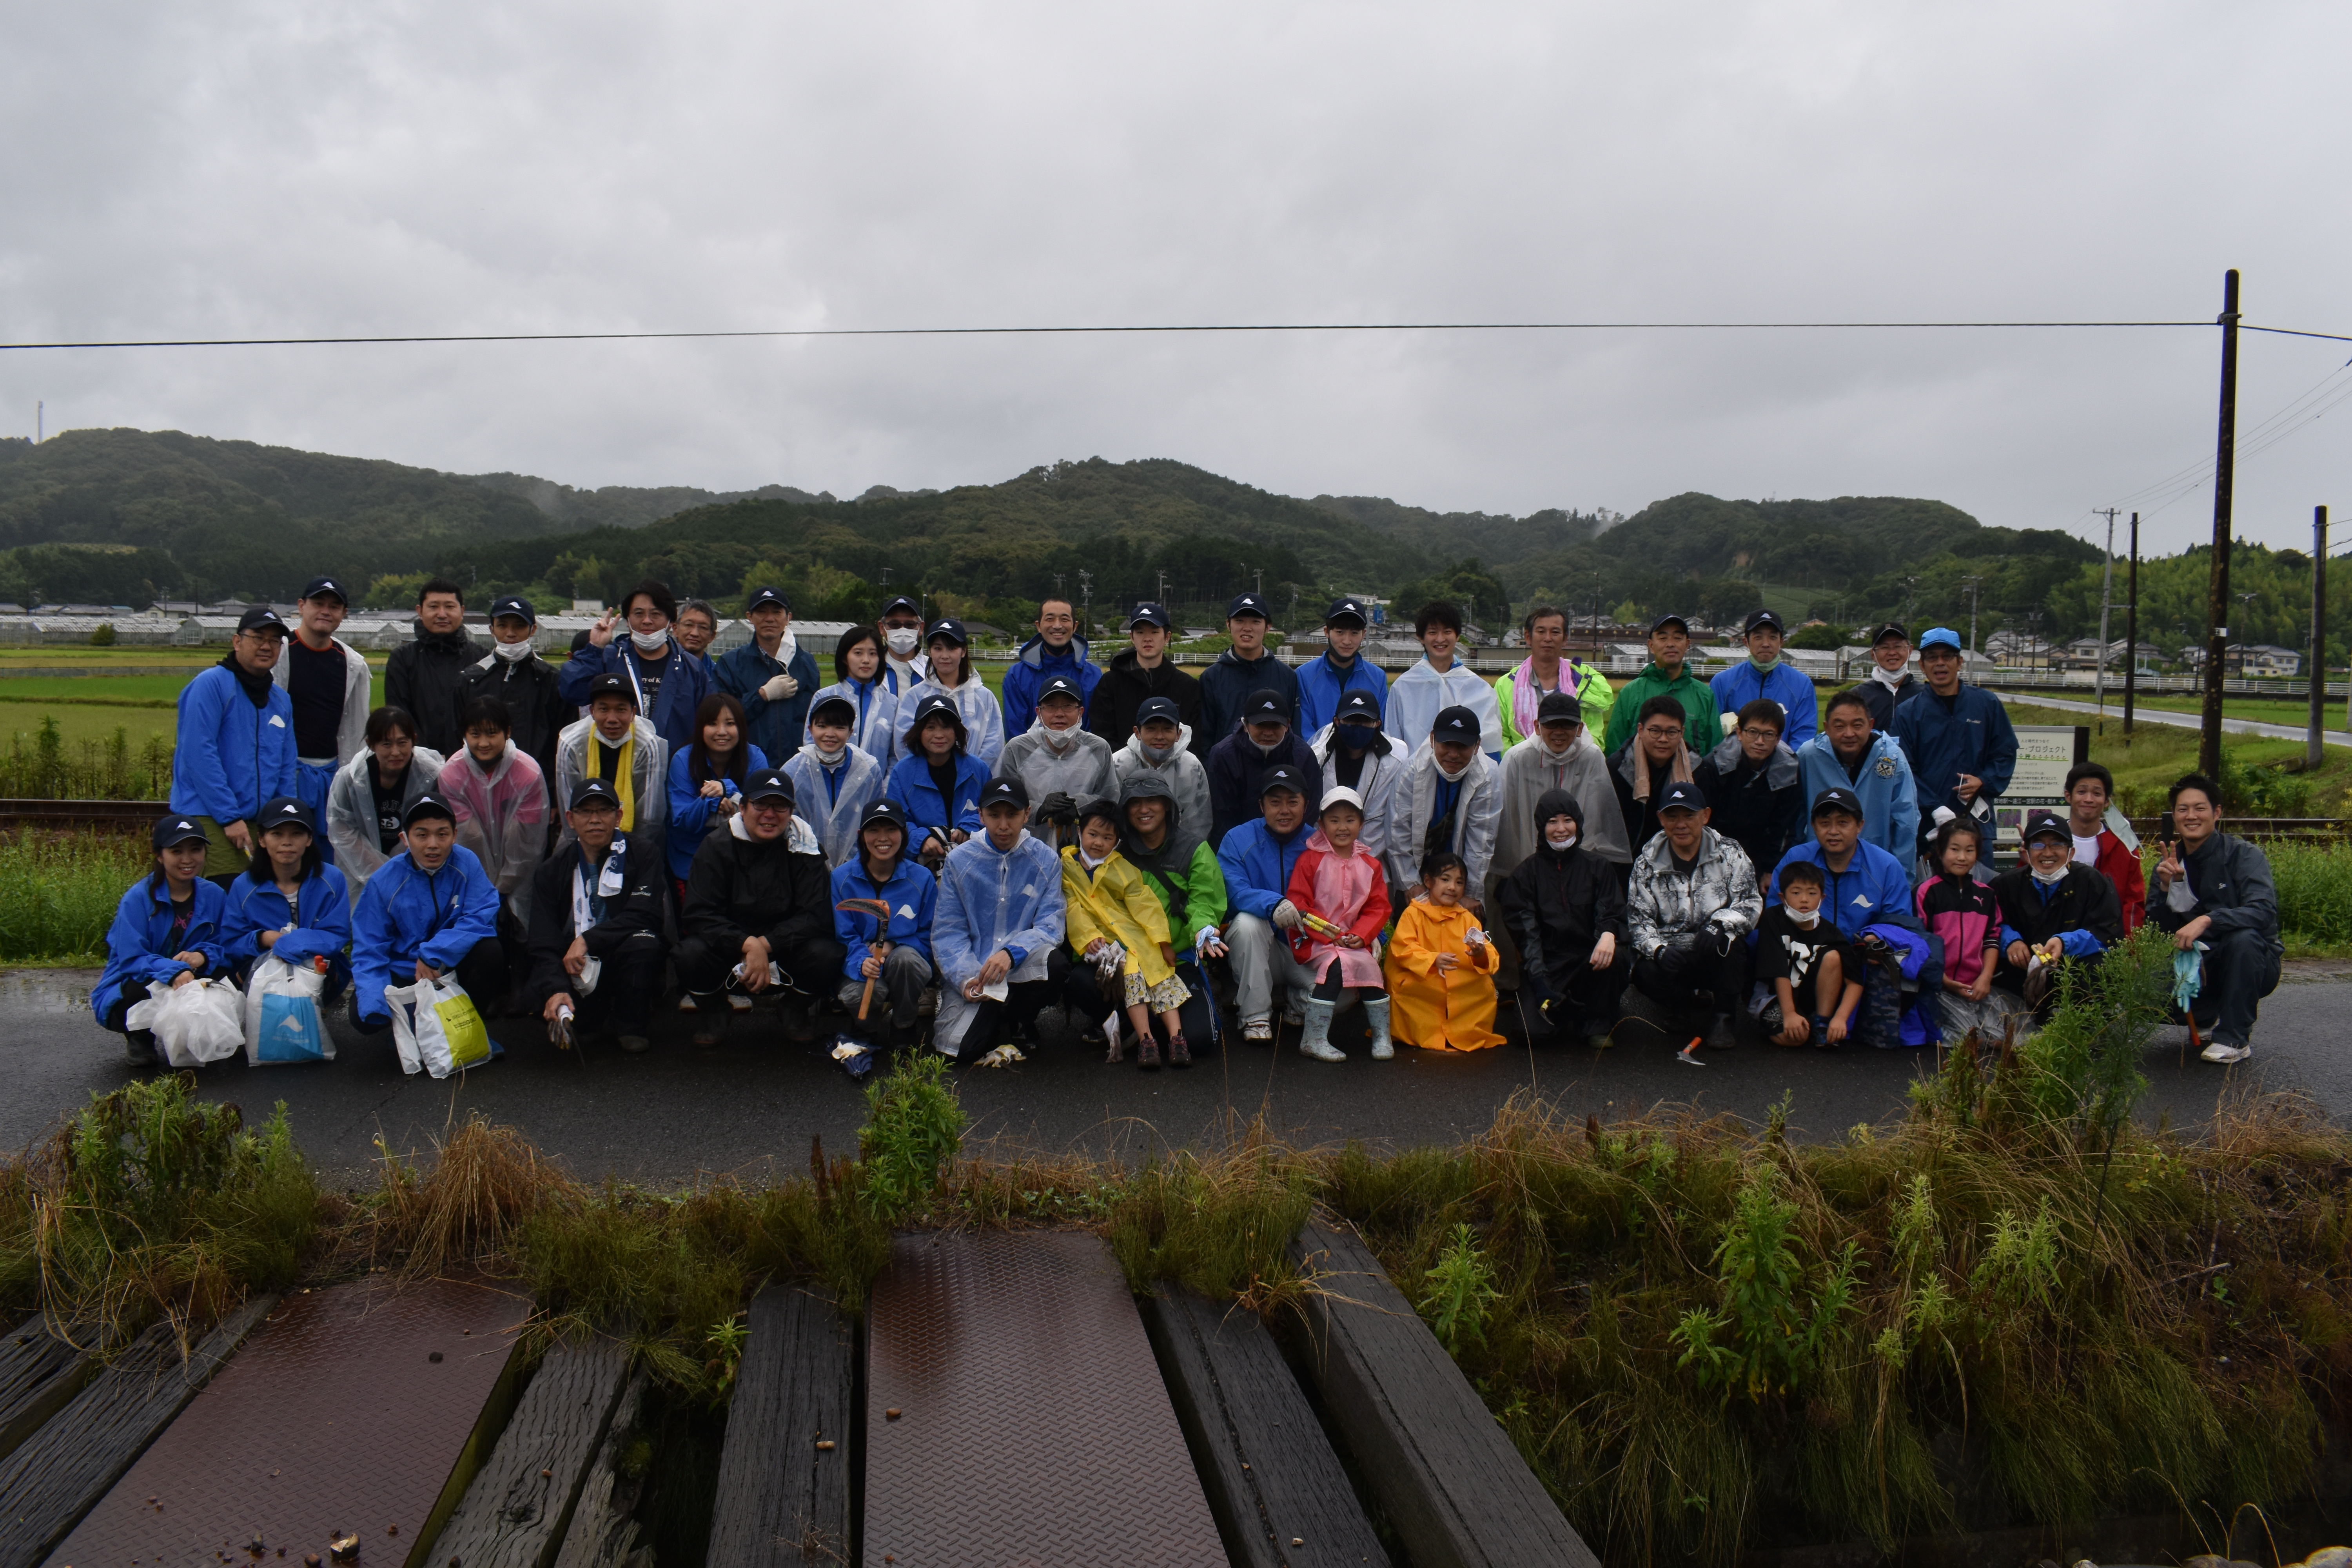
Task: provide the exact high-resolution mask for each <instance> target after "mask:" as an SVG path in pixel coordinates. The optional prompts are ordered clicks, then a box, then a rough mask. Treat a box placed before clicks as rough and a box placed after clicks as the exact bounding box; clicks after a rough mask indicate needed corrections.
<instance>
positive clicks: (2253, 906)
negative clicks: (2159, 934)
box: [2147, 833, 2285, 952]
mask: <svg viewBox="0 0 2352 1568" xmlns="http://www.w3.org/2000/svg"><path fill="white" fill-rule="evenodd" d="M2182 869H2184V870H2185V871H2187V872H2188V874H2189V891H2190V892H2192V893H2194V894H2196V895H2197V901H2196V903H2195V904H2193V905H2191V906H2190V908H2189V912H2188V913H2186V914H2183V913H2182V912H2180V911H2179V910H2176V909H2174V908H2173V907H2172V900H2171V898H2170V896H2169V895H2168V894H2166V893H2159V892H2158V891H2157V890H2156V882H2155V879H2153V878H2150V879H2149V880H2148V889H2147V918H2148V919H2149V920H2151V921H2155V922H2156V923H2157V924H2158V925H2159V926H2162V927H2163V928H2164V929H2165V930H2166V931H2179V929H2180V928H2181V927H2182V926H2185V925H2187V924H2188V923H2189V921H2193V920H2195V919H2196V918H2197V917H2198V916H2200V915H2210V916H2211V917H2212V921H2213V923H2212V924H2211V925H2210V926H2208V927H2207V928H2206V934H2207V935H2208V936H2210V937H2213V938H2215V939H2216V940H2218V939H2220V938H2221V937H2225V936H2227V935H2229V934H2230V933H2231V931H2247V932H2250V933H2252V936H2253V937H2254V939H2255V940H2256V941H2258V942H2262V943H2263V945H2264V946H2266V947H2268V948H2269V949H2270V951H2271V952H2284V951H2285V944H2284V942H2281V941H2280V939H2279V905H2278V883H2277V882H2276V881H2275V880H2273V878H2272V876H2271V863H2270V858H2269V857H2267V856H2265V855H2264V854H2263V852H2262V851H2261V850H2260V849H2257V848H2255V847H2253V846H2252V844H2249V843H2247V842H2246V841H2245V840H2244V839H2242V838H2239V837H2234V836H2233V835H2231V834H2227V833H2216V834H2215V835H2213V837H2210V838H2208V839H2207V840H2206V841H2205V842H2204V843H2203V844H2202V845H2200V847H2198V849H2197V852H2196V853H2195V854H2193V855H2191V856H2189V858H2187V859H2186V860H2185V861H2183V862H2182Z"/></svg>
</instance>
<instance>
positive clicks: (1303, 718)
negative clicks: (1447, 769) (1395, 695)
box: [1298, 599, 1389, 741]
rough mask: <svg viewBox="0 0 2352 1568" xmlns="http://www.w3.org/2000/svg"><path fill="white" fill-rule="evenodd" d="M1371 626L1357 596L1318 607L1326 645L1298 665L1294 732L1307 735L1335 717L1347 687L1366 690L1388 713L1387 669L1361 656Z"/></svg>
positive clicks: (1311, 735) (1320, 729)
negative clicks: (1321, 616)
mask: <svg viewBox="0 0 2352 1568" xmlns="http://www.w3.org/2000/svg"><path fill="white" fill-rule="evenodd" d="M1370 625H1371V617H1370V616H1369V615H1368V614H1366V612H1365V610H1364V605H1363V601H1362V600H1360V599H1334V600H1333V601H1332V602H1331V607H1330V608H1329V609H1328V610H1326V611H1324V612H1323V640H1324V643H1325V645H1326V650H1325V651H1324V652H1323V653H1322V654H1320V655H1319V656H1318V657H1316V658H1310V659H1308V660H1307V662H1306V663H1305V664H1302V665H1300V666H1299V667H1298V732H1299V733H1300V734H1301V735H1303V736H1305V737H1306V738H1307V740H1309V741H1312V740H1314V739H1315V737H1316V736H1318V735H1320V734H1321V733H1322V732H1323V726H1324V725H1326V724H1328V723H1329V722H1331V721H1332V720H1333V719H1335V718H1337V717H1338V716H1339V699H1340V698H1342V697H1344V696H1346V695H1347V694H1348V693H1349V691H1368V692H1370V693H1371V698H1372V700H1373V701H1375V702H1377V703H1379V704H1380V705H1381V714H1382V715H1383V716H1385V715H1386V714H1387V713H1388V710H1389V678H1388V672H1387V671H1386V670H1384V669H1382V668H1380V666H1378V665H1376V664H1374V663H1373V662H1372V661H1371V660H1370V659H1368V658H1362V657H1361V650H1362V648H1363V646H1364V630H1365V628H1366V627H1367V626H1370Z"/></svg>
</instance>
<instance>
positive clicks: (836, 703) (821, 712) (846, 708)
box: [808, 691, 857, 729]
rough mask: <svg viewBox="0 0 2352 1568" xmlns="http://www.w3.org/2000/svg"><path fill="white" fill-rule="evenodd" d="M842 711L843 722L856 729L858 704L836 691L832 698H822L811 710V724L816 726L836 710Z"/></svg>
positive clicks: (809, 714)
mask: <svg viewBox="0 0 2352 1568" xmlns="http://www.w3.org/2000/svg"><path fill="white" fill-rule="evenodd" d="M836 708H838V709H840V710H841V712H842V722H843V723H845V724H847V725H849V726H850V727H851V728H853V729H855V728H856V725H857V704H856V703H855V702H852V701H851V700H849V699H848V698H846V697H844V696H843V695H842V694H841V693H840V692H838V691H836V692H835V693H834V694H833V695H831V696H830V697H820V698H818V699H817V700H816V703H815V705H814V707H812V708H810V710H809V713H808V716H809V722H810V723H812V724H814V723H815V722H816V721H818V720H820V719H822V718H824V716H825V715H826V714H828V713H830V712H832V711H833V710H835V709H836Z"/></svg>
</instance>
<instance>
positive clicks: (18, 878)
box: [0, 833, 154, 963]
mask: <svg viewBox="0 0 2352 1568" xmlns="http://www.w3.org/2000/svg"><path fill="white" fill-rule="evenodd" d="M153 865H154V860H153V857H152V856H151V855H150V854H149V853H148V850H147V845H146V841H145V840H144V839H143V838H133V837H127V836H122V835H114V834H98V833H78V834H65V835H59V836H57V837H41V836H37V835H33V834H20V835H18V836H17V837H14V838H8V839H0V961H5V962H8V963H99V962H103V955H104V953H105V951H106V928H107V927H108V926H109V925H110V924H112V923H113V921H114V909H115V906H116V904H118V903H119V902H121V899H122V894H123V892H124V890H125V889H128V888H129V887H130V886H131V884H132V883H133V882H135V881H137V880H138V879H140V878H142V877H143V876H145V875H146V874H147V873H148V872H149V871H150V870H151V869H152V868H153Z"/></svg>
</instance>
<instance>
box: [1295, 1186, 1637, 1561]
mask: <svg viewBox="0 0 2352 1568" xmlns="http://www.w3.org/2000/svg"><path fill="white" fill-rule="evenodd" d="M1291 1245H1292V1255H1293V1256H1294V1257H1296V1258H1298V1259H1299V1260H1300V1261H1301V1263H1302V1264H1304V1265H1306V1266H1308V1267H1311V1268H1313V1269H1315V1270H1316V1271H1317V1272H1318V1274H1320V1275H1322V1276H1323V1279H1322V1280H1321V1289H1319V1290H1318V1291H1317V1292H1316V1293H1314V1294H1313V1295H1311V1296H1309V1297H1308V1311H1307V1322H1306V1324H1305V1325H1304V1328H1303V1330H1302V1331H1301V1333H1300V1334H1299V1336H1298V1337H1297V1340H1296V1341H1295V1342H1294V1345H1293V1357H1294V1360H1296V1361H1297V1363H1299V1365H1300V1368H1301V1371H1302V1373H1303V1374H1304V1375H1305V1376H1306V1377H1307V1378H1308V1379H1309V1380H1310V1381H1311V1382H1312V1383H1313V1384H1314V1385H1315V1387H1316V1390H1317V1392H1318V1394H1319V1395H1320V1396H1321V1399H1322V1403H1323V1406H1324V1408H1325V1409H1326V1410H1328V1412H1330V1414H1331V1416H1332V1420H1333V1425H1334V1426H1335V1427H1336V1429H1337V1430H1338V1431H1339V1433H1340V1434H1341V1435H1342V1438H1343V1440H1344V1441H1345V1442H1346V1443H1347V1445H1348V1448H1349V1454H1350V1455H1351V1457H1352V1458H1354V1459H1355V1462H1356V1468H1357V1469H1358V1471H1359V1472H1360V1474H1361V1475H1362V1476H1363V1478H1364V1481H1365V1485H1366V1488H1367V1489H1368V1491H1369V1492H1370V1495H1371V1496H1372V1497H1373V1498H1375V1499H1376V1500H1377V1504H1378V1506H1379V1507H1380V1508H1381V1511H1382V1512H1383V1513H1384V1514H1385V1515H1386V1517H1387V1519H1388V1522H1389V1524H1390V1526H1391V1528H1392V1529H1394V1531H1396V1535H1397V1539H1398V1540H1399V1542H1401V1543H1402V1546H1403V1548H1404V1552H1405V1554H1406V1555H1407V1556H1409V1557H1410V1558H1411V1559H1412V1563H1413V1565H1414V1568H1501V1565H1503V1564H1510V1565H1511V1568H1528V1564H1534V1563H1556V1564H1559V1565H1561V1568H1599V1559H1598V1558H1596V1557H1594V1556H1593V1554H1592V1551H1591V1548H1590V1547H1588V1546H1586V1545H1585V1544H1584V1542H1583V1541H1582V1540H1581V1539H1580V1537H1579V1536H1578V1535H1577V1533H1576V1531H1574V1530H1573V1529H1571V1528H1570V1525H1569V1522H1568V1521H1567V1520H1566V1519H1565V1518H1564V1517H1562V1516H1561V1514H1560V1511H1559V1506H1558V1505H1557V1504H1555V1503H1554V1502H1553V1501H1552V1500H1551V1495H1550V1494H1549V1492H1547V1491H1545V1490H1544V1487H1543V1483H1542V1482H1541V1481H1539V1480H1538V1479H1536V1477H1535V1472H1533V1471H1532V1470H1530V1469H1528V1467H1527V1462H1526V1461H1525V1460H1524V1459H1522V1458H1519V1453H1518V1450H1517V1448H1515V1447H1512V1446H1511V1440H1510V1438H1509V1437H1507V1436H1505V1435H1504V1432H1503V1429H1502V1427H1501V1426H1498V1425H1497V1424H1496V1420H1495V1417H1494V1416H1493V1415H1491V1414H1490V1413H1489V1412H1488V1411H1487V1409H1486V1404H1485V1402H1484V1401H1482V1400H1480V1399H1479V1397H1478V1391H1477V1390H1476V1389H1474V1388H1472V1387H1471V1386H1470V1380H1469V1379H1468V1378H1466V1377H1465V1376H1463V1375H1462V1369H1461V1368H1459V1367H1457V1366H1455V1365H1454V1358H1453V1357H1452V1356H1449V1355H1447V1354H1446V1353H1445V1347H1444V1345H1441V1344H1439V1343H1438V1342H1437V1336H1436V1335H1434V1334H1433V1333H1431V1332H1430V1331H1429V1329H1428V1327H1427V1326H1426V1325H1425V1324H1423V1322H1422V1321H1421V1318H1420V1315H1419V1314H1418V1313H1416V1312H1415V1311H1414V1310H1412V1304H1411V1303H1410V1302H1408V1301H1407V1300H1405V1299H1404V1296H1403V1295H1402V1292H1400V1291H1399V1290H1398V1289H1397V1288H1396V1287H1395V1285H1393V1284H1391V1282H1390V1280H1389V1277H1388V1272H1387V1270H1385V1269H1383V1268H1381V1262H1380V1259H1379V1258H1375V1257H1373V1256H1372V1253H1371V1249H1370V1248H1369V1247H1366V1246H1365V1245H1364V1244H1363V1243H1362V1242H1361V1241H1360V1240H1359V1239H1358V1238H1357V1237H1355V1236H1354V1235H1353V1234H1352V1233H1349V1232H1346V1231H1339V1230H1334V1229H1330V1228H1328V1227H1325V1226H1316V1225H1310V1226H1307V1230H1306V1232H1305V1233H1304V1234H1303V1235H1302V1236H1300V1237H1299V1238H1298V1239H1297V1241H1296V1242H1294V1243H1292V1244H1291Z"/></svg>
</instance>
